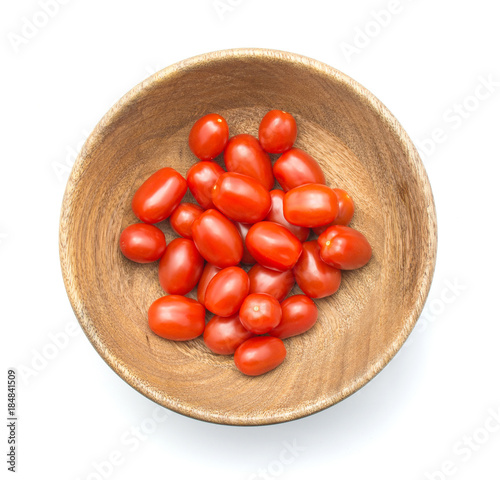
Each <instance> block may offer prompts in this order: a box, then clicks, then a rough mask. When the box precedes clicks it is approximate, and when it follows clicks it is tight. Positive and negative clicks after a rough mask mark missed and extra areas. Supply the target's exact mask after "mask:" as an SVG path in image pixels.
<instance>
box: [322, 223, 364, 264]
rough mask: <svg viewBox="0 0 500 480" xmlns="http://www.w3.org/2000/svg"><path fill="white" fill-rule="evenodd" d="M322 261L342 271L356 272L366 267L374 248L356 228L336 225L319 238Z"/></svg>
mask: <svg viewBox="0 0 500 480" xmlns="http://www.w3.org/2000/svg"><path fill="white" fill-rule="evenodd" d="M318 245H319V247H320V255H321V259H322V260H323V261H324V262H325V263H327V264H328V265H331V266H332V267H335V268H340V269H341V270H354V269H356V268H361V267H363V266H364V265H366V264H367V263H368V262H369V260H370V258H371V256H372V247H371V246H370V244H369V243H368V240H367V239H366V237H365V236H364V235H363V234H362V233H361V232H358V231H357V230H355V229H354V228H350V227H346V226H344V225H334V226H333V227H330V228H328V229H327V230H326V231H325V232H323V233H322V234H321V235H320V236H319V237H318Z"/></svg>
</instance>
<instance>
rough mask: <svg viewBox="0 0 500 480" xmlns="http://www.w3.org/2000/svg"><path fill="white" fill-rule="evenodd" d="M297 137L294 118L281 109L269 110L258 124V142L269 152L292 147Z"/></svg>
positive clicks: (279, 151) (282, 150) (283, 150)
mask: <svg viewBox="0 0 500 480" xmlns="http://www.w3.org/2000/svg"><path fill="white" fill-rule="evenodd" d="M296 138H297V123H296V122H295V118H293V117H292V115H290V114H289V113H287V112H284V111H283V110H271V111H270V112H267V113H266V114H265V115H264V118H263V119H262V121H261V122H260V126H259V142H260V144H261V145H262V148H263V149H264V150H265V151H266V152H269V153H283V152H286V151H287V150H289V149H290V148H292V146H293V144H294V142H295V139H296Z"/></svg>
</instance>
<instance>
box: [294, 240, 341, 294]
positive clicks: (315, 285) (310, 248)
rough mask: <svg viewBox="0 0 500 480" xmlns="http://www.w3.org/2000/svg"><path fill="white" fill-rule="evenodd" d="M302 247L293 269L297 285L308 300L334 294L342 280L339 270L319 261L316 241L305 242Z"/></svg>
mask: <svg viewBox="0 0 500 480" xmlns="http://www.w3.org/2000/svg"><path fill="white" fill-rule="evenodd" d="M302 247H303V249H302V255H301V256H300V258H299V261H298V262H297V265H295V268H294V269H293V274H294V275H295V281H296V282H297V285H298V286H299V287H300V288H301V290H302V291H303V292H304V293H305V294H306V295H307V296H308V297H310V298H323V297H327V296H328V295H332V294H333V293H335V292H336V291H337V290H338V289H339V287H340V280H341V278H342V274H341V273H340V270H339V269H338V268H334V267H331V266H330V265H327V264H326V263H325V262H323V260H321V257H320V255H319V245H318V242H317V241H316V240H311V241H309V242H305V243H304V244H303V245H302Z"/></svg>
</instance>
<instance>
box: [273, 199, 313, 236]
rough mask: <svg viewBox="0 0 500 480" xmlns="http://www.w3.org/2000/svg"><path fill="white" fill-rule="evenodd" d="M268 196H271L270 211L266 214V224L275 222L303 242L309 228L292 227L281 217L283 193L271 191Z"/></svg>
mask: <svg viewBox="0 0 500 480" xmlns="http://www.w3.org/2000/svg"><path fill="white" fill-rule="evenodd" d="M269 195H271V210H270V211H269V213H268V214H267V217H266V220H267V221H268V222H275V223H279V224H280V225H283V226H284V227H285V228H286V229H287V230H290V232H292V233H293V234H294V235H295V236H296V237H297V238H298V239H299V240H300V241H301V242H305V241H306V240H307V237H308V236H309V231H310V230H309V228H307V227H299V226H298V225H292V224H291V223H290V222H288V221H287V220H286V218H285V216H284V215H283V198H284V197H285V192H284V191H283V190H271V191H270V192H269Z"/></svg>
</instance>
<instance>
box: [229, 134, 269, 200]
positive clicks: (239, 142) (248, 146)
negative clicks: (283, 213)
mask: <svg viewBox="0 0 500 480" xmlns="http://www.w3.org/2000/svg"><path fill="white" fill-rule="evenodd" d="M224 163H225V164H226V169H227V171H228V172H235V173H241V174H242V175H248V176H249V177H252V178H254V179H255V180H257V181H259V182H260V183H262V185H263V186H264V188H265V189H266V190H271V188H273V186H274V176H273V168H272V165H271V159H270V158H269V155H268V154H267V153H266V152H265V151H264V150H263V149H262V147H261V145H260V143H259V141H258V140H257V139H256V138H255V137H253V136H252V135H247V134H246V133H243V134H241V135H235V136H234V137H231V138H230V139H229V142H228V143H227V146H226V149H225V150H224Z"/></svg>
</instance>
